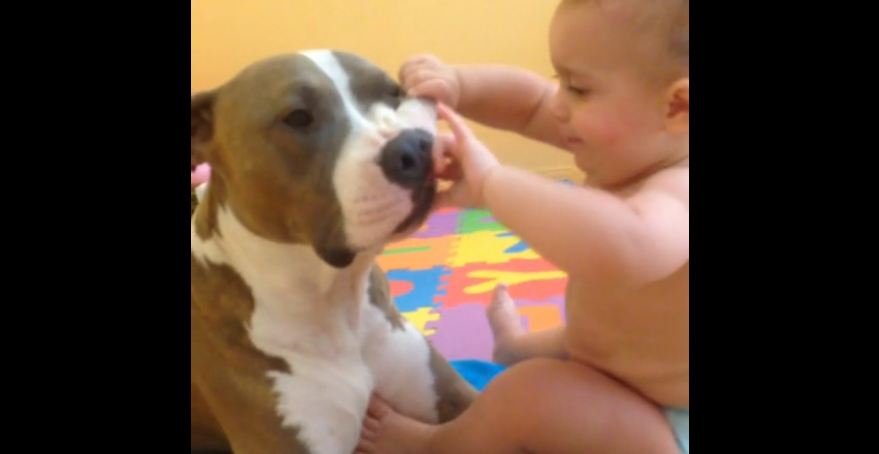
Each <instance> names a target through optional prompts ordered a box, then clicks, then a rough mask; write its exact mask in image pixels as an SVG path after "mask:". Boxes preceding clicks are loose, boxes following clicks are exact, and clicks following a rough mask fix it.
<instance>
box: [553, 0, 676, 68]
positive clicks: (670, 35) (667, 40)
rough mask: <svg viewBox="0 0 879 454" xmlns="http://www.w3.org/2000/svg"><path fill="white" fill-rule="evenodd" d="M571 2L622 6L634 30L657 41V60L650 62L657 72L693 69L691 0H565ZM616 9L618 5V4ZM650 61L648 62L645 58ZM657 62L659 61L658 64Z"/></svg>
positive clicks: (620, 7)
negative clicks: (691, 58) (691, 56)
mask: <svg viewBox="0 0 879 454" xmlns="http://www.w3.org/2000/svg"><path fill="white" fill-rule="evenodd" d="M564 1H566V2H569V3H589V2H594V3H597V4H599V5H602V6H613V7H619V9H618V11H620V12H622V14H624V15H625V16H624V17H625V20H626V22H628V24H629V25H630V26H631V27H632V31H634V32H636V33H639V34H643V36H645V37H648V38H649V39H651V40H659V41H656V42H655V44H659V45H660V47H658V48H655V49H656V50H658V51H659V52H656V53H657V54H659V55H655V57H656V58H657V59H659V60H660V61H658V62H649V63H648V64H649V65H650V67H651V72H652V73H653V75H654V76H659V77H661V78H668V77H680V76H683V75H689V73H690V1H689V0H564ZM615 9H616V8H615ZM645 63H647V62H645ZM656 63H659V65H658V66H659V67H657V65H656Z"/></svg>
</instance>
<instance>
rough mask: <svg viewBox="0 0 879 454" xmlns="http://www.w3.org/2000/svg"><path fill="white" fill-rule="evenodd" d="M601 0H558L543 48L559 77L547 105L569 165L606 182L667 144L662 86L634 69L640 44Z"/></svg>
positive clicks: (619, 179)
mask: <svg viewBox="0 0 879 454" xmlns="http://www.w3.org/2000/svg"><path fill="white" fill-rule="evenodd" d="M603 3H605V4H604V5H599V4H598V2H580V3H577V4H571V3H567V2H563V3H562V5H560V7H559V9H558V11H557V12H556V15H555V17H554V18H553V22H552V25H551V28H550V53H551V55H552V60H553V66H555V68H556V71H557V72H558V75H559V79H560V86H559V90H558V92H557V94H556V96H555V99H554V100H553V101H554V104H553V105H554V110H553V111H554V113H555V115H556V117H557V119H558V120H559V122H560V123H561V133H562V136H563V137H564V138H565V139H566V141H567V146H568V149H569V150H570V151H571V152H572V153H573V154H574V156H575V160H576V163H577V166H578V167H579V168H580V169H581V170H583V171H584V172H586V174H587V175H588V176H589V179H590V181H592V182H595V183H596V184H598V185H601V186H614V185H616V184H620V183H623V182H625V181H627V180H629V179H631V178H633V177H635V176H637V175H639V174H642V173H644V172H645V171H649V170H650V169H651V168H653V167H655V166H659V165H662V164H663V163H664V162H666V161H668V160H669V159H671V157H670V156H669V154H673V153H674V151H672V150H671V149H670V147H669V145H668V143H669V141H668V137H667V134H665V113H666V112H667V106H666V100H665V97H666V96H665V90H664V89H663V88H658V87H655V86H651V85H650V84H648V83H647V82H646V78H645V77H643V75H641V74H640V72H639V71H641V68H643V66H639V65H638V64H637V63H638V62H641V61H644V60H643V58H644V53H645V52H647V51H648V49H646V48H645V45H643V44H640V43H639V42H638V41H639V40H637V39H635V38H636V36H632V35H635V34H634V33H632V32H631V31H629V29H627V27H628V26H629V25H628V24H626V23H624V21H623V20H622V19H620V13H622V12H621V11H615V10H614V8H615V6H614V5H613V4H614V3H615V2H603ZM623 3H627V2H623ZM641 41H643V39H641Z"/></svg>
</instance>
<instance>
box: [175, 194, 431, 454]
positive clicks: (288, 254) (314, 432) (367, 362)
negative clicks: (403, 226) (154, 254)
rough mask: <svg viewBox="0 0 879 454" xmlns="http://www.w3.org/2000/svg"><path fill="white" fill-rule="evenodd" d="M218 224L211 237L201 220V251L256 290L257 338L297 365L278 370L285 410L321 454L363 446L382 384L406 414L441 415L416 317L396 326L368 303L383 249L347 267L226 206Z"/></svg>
mask: <svg viewBox="0 0 879 454" xmlns="http://www.w3.org/2000/svg"><path fill="white" fill-rule="evenodd" d="M217 223H218V230H219V233H220V234H219V235H213V236H211V237H210V238H209V239H208V240H207V241H205V240H202V239H201V238H200V237H199V236H198V235H197V233H196V231H195V222H194V220H193V223H192V231H191V250H192V253H193V255H194V256H195V257H196V259H197V260H199V261H200V262H202V263H205V262H211V263H215V264H226V265H229V266H231V267H232V268H234V269H235V270H236V271H237V272H238V273H239V275H240V276H241V278H242V279H243V280H244V282H245V283H246V284H247V285H248V287H249V288H250V289H251V292H252V294H253V297H254V312H253V314H252V316H251V319H250V324H249V326H248V327H247V329H248V333H249V335H250V339H251V341H252V342H253V344H254V346H255V347H256V348H258V349H259V350H261V351H263V352H264V353H266V354H268V355H272V356H275V357H279V358H282V359H283V360H284V361H285V362H286V363H287V364H288V365H289V366H290V370H291V371H292V373H291V374H287V373H283V372H270V373H269V377H270V378H271V379H272V380H273V382H274V390H275V392H276V393H277V395H278V405H277V411H278V414H279V415H280V416H281V418H282V421H283V424H284V425H285V426H288V427H291V428H298V429H299V438H300V439H301V440H302V442H303V443H305V444H306V445H307V446H308V447H309V448H310V449H311V451H312V452H314V453H317V454H321V453H326V454H336V453H349V452H352V451H353V449H354V447H355V446H356V443H357V440H358V438H359V433H360V425H361V422H362V418H363V415H364V414H365V411H366V405H367V403H368V399H369V395H370V393H371V392H372V390H373V388H374V387H375V388H376V389H377V390H378V391H379V392H380V393H381V394H382V395H383V396H384V397H386V398H387V399H388V400H390V402H391V403H392V404H393V405H395V406H396V407H398V408H399V409H400V410H401V411H402V412H404V413H406V414H409V415H410V416H413V417H417V418H421V419H424V420H426V421H436V418H437V415H436V410H435V409H434V408H433V407H434V406H435V403H436V398H437V396H436V394H435V392H434V390H433V382H434V378H433V375H432V373H431V371H430V366H429V350H428V347H427V341H426V340H425V339H424V338H423V337H422V336H421V335H420V334H419V333H418V331H417V330H416V329H415V328H414V327H412V326H411V325H408V324H407V326H406V330H405V331H399V330H396V331H392V329H391V325H390V323H389V322H388V321H387V320H386V319H385V317H384V314H383V313H381V312H380V311H379V310H378V309H376V308H375V307H374V306H372V305H371V304H369V303H368V301H367V285H368V281H367V279H368V271H369V269H370V267H371V266H372V264H373V259H374V255H369V254H360V255H358V256H357V258H356V259H355V261H354V263H353V264H352V265H351V266H350V267H348V268H345V269H341V270H339V269H335V268H332V267H330V266H329V265H327V264H326V263H324V262H323V261H322V260H321V259H320V258H319V257H318V256H317V255H316V254H315V253H314V252H313V250H312V249H311V248H310V247H308V246H304V245H291V244H282V243H276V242H273V241H269V240H266V239H264V238H261V237H259V236H257V235H255V234H253V233H252V232H250V231H249V230H248V229H247V228H245V227H244V226H243V225H242V224H241V223H240V222H239V221H238V219H237V218H236V217H235V215H234V214H233V213H232V211H231V210H230V209H229V208H228V207H225V206H222V207H219V209H218V213H217Z"/></svg>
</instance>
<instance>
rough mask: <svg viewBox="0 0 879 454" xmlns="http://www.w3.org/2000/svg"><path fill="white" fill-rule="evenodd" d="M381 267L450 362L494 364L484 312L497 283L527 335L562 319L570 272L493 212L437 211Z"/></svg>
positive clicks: (404, 306) (389, 251)
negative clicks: (513, 305)
mask: <svg viewBox="0 0 879 454" xmlns="http://www.w3.org/2000/svg"><path fill="white" fill-rule="evenodd" d="M378 262H379V264H380V265H381V267H382V268H383V269H384V270H385V272H386V273H387V276H388V280H389V281H390V287H391V293H392V295H393V296H394V300H395V301H396V303H397V307H398V308H399V309H400V311H401V312H402V313H403V315H404V316H405V317H406V318H407V319H408V320H409V321H411V322H412V323H413V324H414V325H415V326H417V327H418V329H419V330H421V332H422V333H424V334H425V335H426V336H427V338H428V339H429V340H430V341H431V343H433V345H434V346H435V347H436V348H437V350H439V351H440V353H442V354H443V355H445V356H446V358H448V359H451V360H457V359H477V360H486V361H489V360H491V350H492V346H493V345H492V336H491V329H490V328H489V325H488V319H486V317H485V308H486V306H487V305H488V303H489V301H490V300H491V296H492V294H493V292H494V288H495V286H496V285H497V284H498V283H506V284H507V286H508V288H509V291H510V296H511V297H512V298H513V300H514V301H515V303H516V307H517V309H518V311H519V315H520V316H521V317H522V322H523V324H524V325H525V326H526V327H527V329H528V330H529V331H539V330H543V329H547V328H552V327H555V326H558V325H560V324H561V323H562V320H564V316H565V315H564V290H565V284H566V283H567V276H566V275H565V273H563V272H561V271H559V270H558V269H557V268H556V267H555V266H553V265H552V264H550V263H549V262H547V261H546V260H544V259H543V258H542V257H540V255H538V254H537V253H536V252H534V250H532V249H531V248H530V247H529V246H528V245H527V244H525V243H524V242H522V240H521V239H520V238H518V237H517V236H516V235H514V234H513V233H511V232H510V231H509V229H508V228H506V227H505V226H503V225H501V224H500V223H498V222H497V221H496V220H495V219H493V218H492V217H491V214H490V213H488V212H487V211H483V210H460V209H444V210H440V211H437V212H435V213H433V214H432V215H431V217H430V218H429V219H428V220H427V222H426V223H425V225H424V226H423V227H422V228H421V229H420V230H419V231H418V232H416V233H415V234H414V235H412V236H411V237H409V238H407V239H405V240H403V241H400V242H397V243H393V244H391V245H389V246H388V247H387V248H386V249H385V251H384V253H383V255H382V256H380V257H379V260H378Z"/></svg>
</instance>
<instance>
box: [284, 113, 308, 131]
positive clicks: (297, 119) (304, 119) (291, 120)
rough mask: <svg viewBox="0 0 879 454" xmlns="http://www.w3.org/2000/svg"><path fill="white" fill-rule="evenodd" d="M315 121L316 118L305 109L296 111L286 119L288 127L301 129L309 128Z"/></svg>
mask: <svg viewBox="0 0 879 454" xmlns="http://www.w3.org/2000/svg"><path fill="white" fill-rule="evenodd" d="M313 121H314V117H312V116H311V114H310V113H308V112H307V111H305V110H303V109H296V110H294V111H293V112H290V114H289V115H287V116H286V117H285V118H284V123H287V125H288V126H290V127H293V128H299V129H301V128H305V127H308V126H309V125H310V124H311V123H312V122H313Z"/></svg>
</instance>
